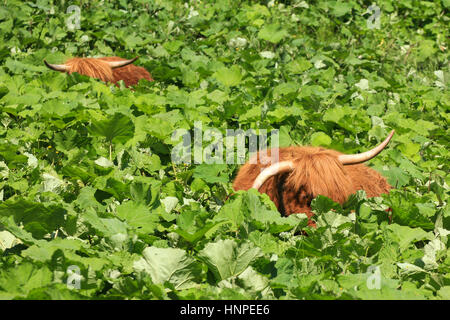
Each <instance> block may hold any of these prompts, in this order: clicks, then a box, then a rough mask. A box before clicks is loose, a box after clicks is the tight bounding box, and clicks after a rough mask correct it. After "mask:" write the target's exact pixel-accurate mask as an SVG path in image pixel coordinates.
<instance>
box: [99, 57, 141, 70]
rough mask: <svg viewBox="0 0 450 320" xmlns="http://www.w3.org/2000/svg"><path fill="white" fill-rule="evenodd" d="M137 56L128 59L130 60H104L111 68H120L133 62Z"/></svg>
mask: <svg viewBox="0 0 450 320" xmlns="http://www.w3.org/2000/svg"><path fill="white" fill-rule="evenodd" d="M138 58H139V57H136V58H133V59H130V60H122V61H106V62H107V63H108V64H109V66H110V67H111V69H115V68H120V67H125V66H127V65H129V64H131V63H133V62H135V61H136V60H137V59H138Z"/></svg>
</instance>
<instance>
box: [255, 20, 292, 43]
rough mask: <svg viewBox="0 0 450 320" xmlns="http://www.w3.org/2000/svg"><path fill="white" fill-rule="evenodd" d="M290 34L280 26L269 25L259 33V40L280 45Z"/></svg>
mask: <svg viewBox="0 0 450 320" xmlns="http://www.w3.org/2000/svg"><path fill="white" fill-rule="evenodd" d="M288 35H289V34H288V32H287V31H286V30H285V29H281V28H280V25H278V24H269V25H266V26H264V27H263V28H262V29H261V30H260V31H259V33H258V38H260V39H263V40H266V41H269V42H272V43H278V42H280V41H281V40H282V39H283V38H284V37H286V36H288Z"/></svg>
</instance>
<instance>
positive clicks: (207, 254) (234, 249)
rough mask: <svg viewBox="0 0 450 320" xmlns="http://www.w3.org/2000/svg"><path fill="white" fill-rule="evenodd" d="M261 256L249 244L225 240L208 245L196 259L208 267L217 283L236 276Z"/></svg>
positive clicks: (256, 249) (257, 249)
mask: <svg viewBox="0 0 450 320" xmlns="http://www.w3.org/2000/svg"><path fill="white" fill-rule="evenodd" d="M262 254H263V253H262V251H261V249H260V248H257V247H254V246H253V244H252V243H251V242H243V243H240V244H238V243H237V242H236V241H234V240H230V239H226V240H219V241H217V242H210V243H208V244H207V245H206V246H205V248H204V249H203V250H202V251H200V253H199V254H198V257H199V258H200V259H202V260H203V261H204V262H205V263H206V264H207V265H208V268H209V270H211V272H212V273H213V274H214V277H215V278H216V280H217V282H219V281H221V280H224V279H227V278H229V277H232V276H238V275H239V274H240V273H241V272H243V271H244V270H245V269H247V267H248V266H249V265H250V264H251V263H252V262H253V261H254V260H255V259H256V258H258V257H260V256H262Z"/></svg>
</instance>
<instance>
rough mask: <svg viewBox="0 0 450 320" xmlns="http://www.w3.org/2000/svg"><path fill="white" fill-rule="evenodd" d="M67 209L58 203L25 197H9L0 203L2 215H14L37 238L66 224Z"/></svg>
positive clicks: (16, 220) (15, 219) (0, 213)
mask: <svg viewBox="0 0 450 320" xmlns="http://www.w3.org/2000/svg"><path fill="white" fill-rule="evenodd" d="M66 213H67V211H66V210H65V209H64V208H63V207H62V206H58V205H54V204H51V205H48V206H46V205H44V204H42V203H36V202H31V201H28V200H24V199H19V200H12V199H8V200H6V201H5V202H2V203H0V216H13V217H14V221H15V222H16V223H17V224H19V223H22V224H23V226H24V229H25V230H26V231H28V232H31V233H32V234H33V237H34V238H36V239H39V238H42V237H44V235H46V234H48V233H51V232H53V231H55V230H56V229H58V228H59V227H61V226H63V225H64V224H65V219H64V215H65V214H66Z"/></svg>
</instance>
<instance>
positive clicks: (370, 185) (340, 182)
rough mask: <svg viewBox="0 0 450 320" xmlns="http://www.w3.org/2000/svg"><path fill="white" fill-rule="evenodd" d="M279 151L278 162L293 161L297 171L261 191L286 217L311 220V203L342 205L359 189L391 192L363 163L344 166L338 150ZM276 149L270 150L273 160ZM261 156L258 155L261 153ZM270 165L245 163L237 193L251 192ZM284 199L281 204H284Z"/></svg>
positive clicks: (272, 180) (372, 194) (373, 193)
mask: <svg viewBox="0 0 450 320" xmlns="http://www.w3.org/2000/svg"><path fill="white" fill-rule="evenodd" d="M274 150H275V151H276V150H279V161H280V162H281V161H286V160H292V161H293V162H294V164H295V169H294V170H293V171H291V172H286V173H281V174H278V175H276V176H273V177H270V178H269V179H268V180H267V181H266V182H265V183H264V184H263V185H262V186H261V188H260V189H259V192H261V193H266V194H267V195H268V196H269V197H270V199H271V200H272V201H273V202H274V203H275V205H276V206H277V208H278V210H279V211H280V212H284V214H285V215H290V214H292V213H305V214H306V215H307V216H308V220H309V225H314V223H313V222H312V221H311V217H312V216H313V213H312V212H311V207H310V204H311V200H312V199H314V198H315V197H316V196H318V195H323V196H326V197H328V198H330V199H332V200H334V201H336V202H339V203H340V204H342V203H344V202H345V201H346V200H347V199H348V196H349V195H351V194H353V193H355V192H356V191H357V190H364V191H365V192H366V194H367V196H368V197H376V196H380V195H381V194H382V193H388V192H389V190H390V189H391V186H390V185H389V184H388V183H387V181H386V179H385V178H384V177H382V176H381V175H380V174H379V173H378V172H376V171H375V170H373V169H371V168H369V167H367V166H365V165H364V164H354V165H342V164H341V163H340V162H339V161H338V158H337V157H338V156H339V155H340V154H341V153H339V152H338V151H334V150H328V149H324V148H319V147H287V148H280V149H274ZM271 152H273V150H268V152H267V156H269V157H270V155H271ZM258 155H259V154H258ZM269 165H271V163H268V164H261V161H260V159H259V158H258V162H257V163H256V164H250V163H246V164H244V165H243V166H242V167H241V168H240V170H239V172H238V174H237V176H236V179H235V180H234V183H233V189H234V190H236V191H237V190H248V189H250V188H251V187H252V185H253V182H254V181H255V179H256V177H257V176H258V175H259V174H260V173H261V171H262V169H263V168H265V167H268V166H269ZM281 200H282V201H281Z"/></svg>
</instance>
